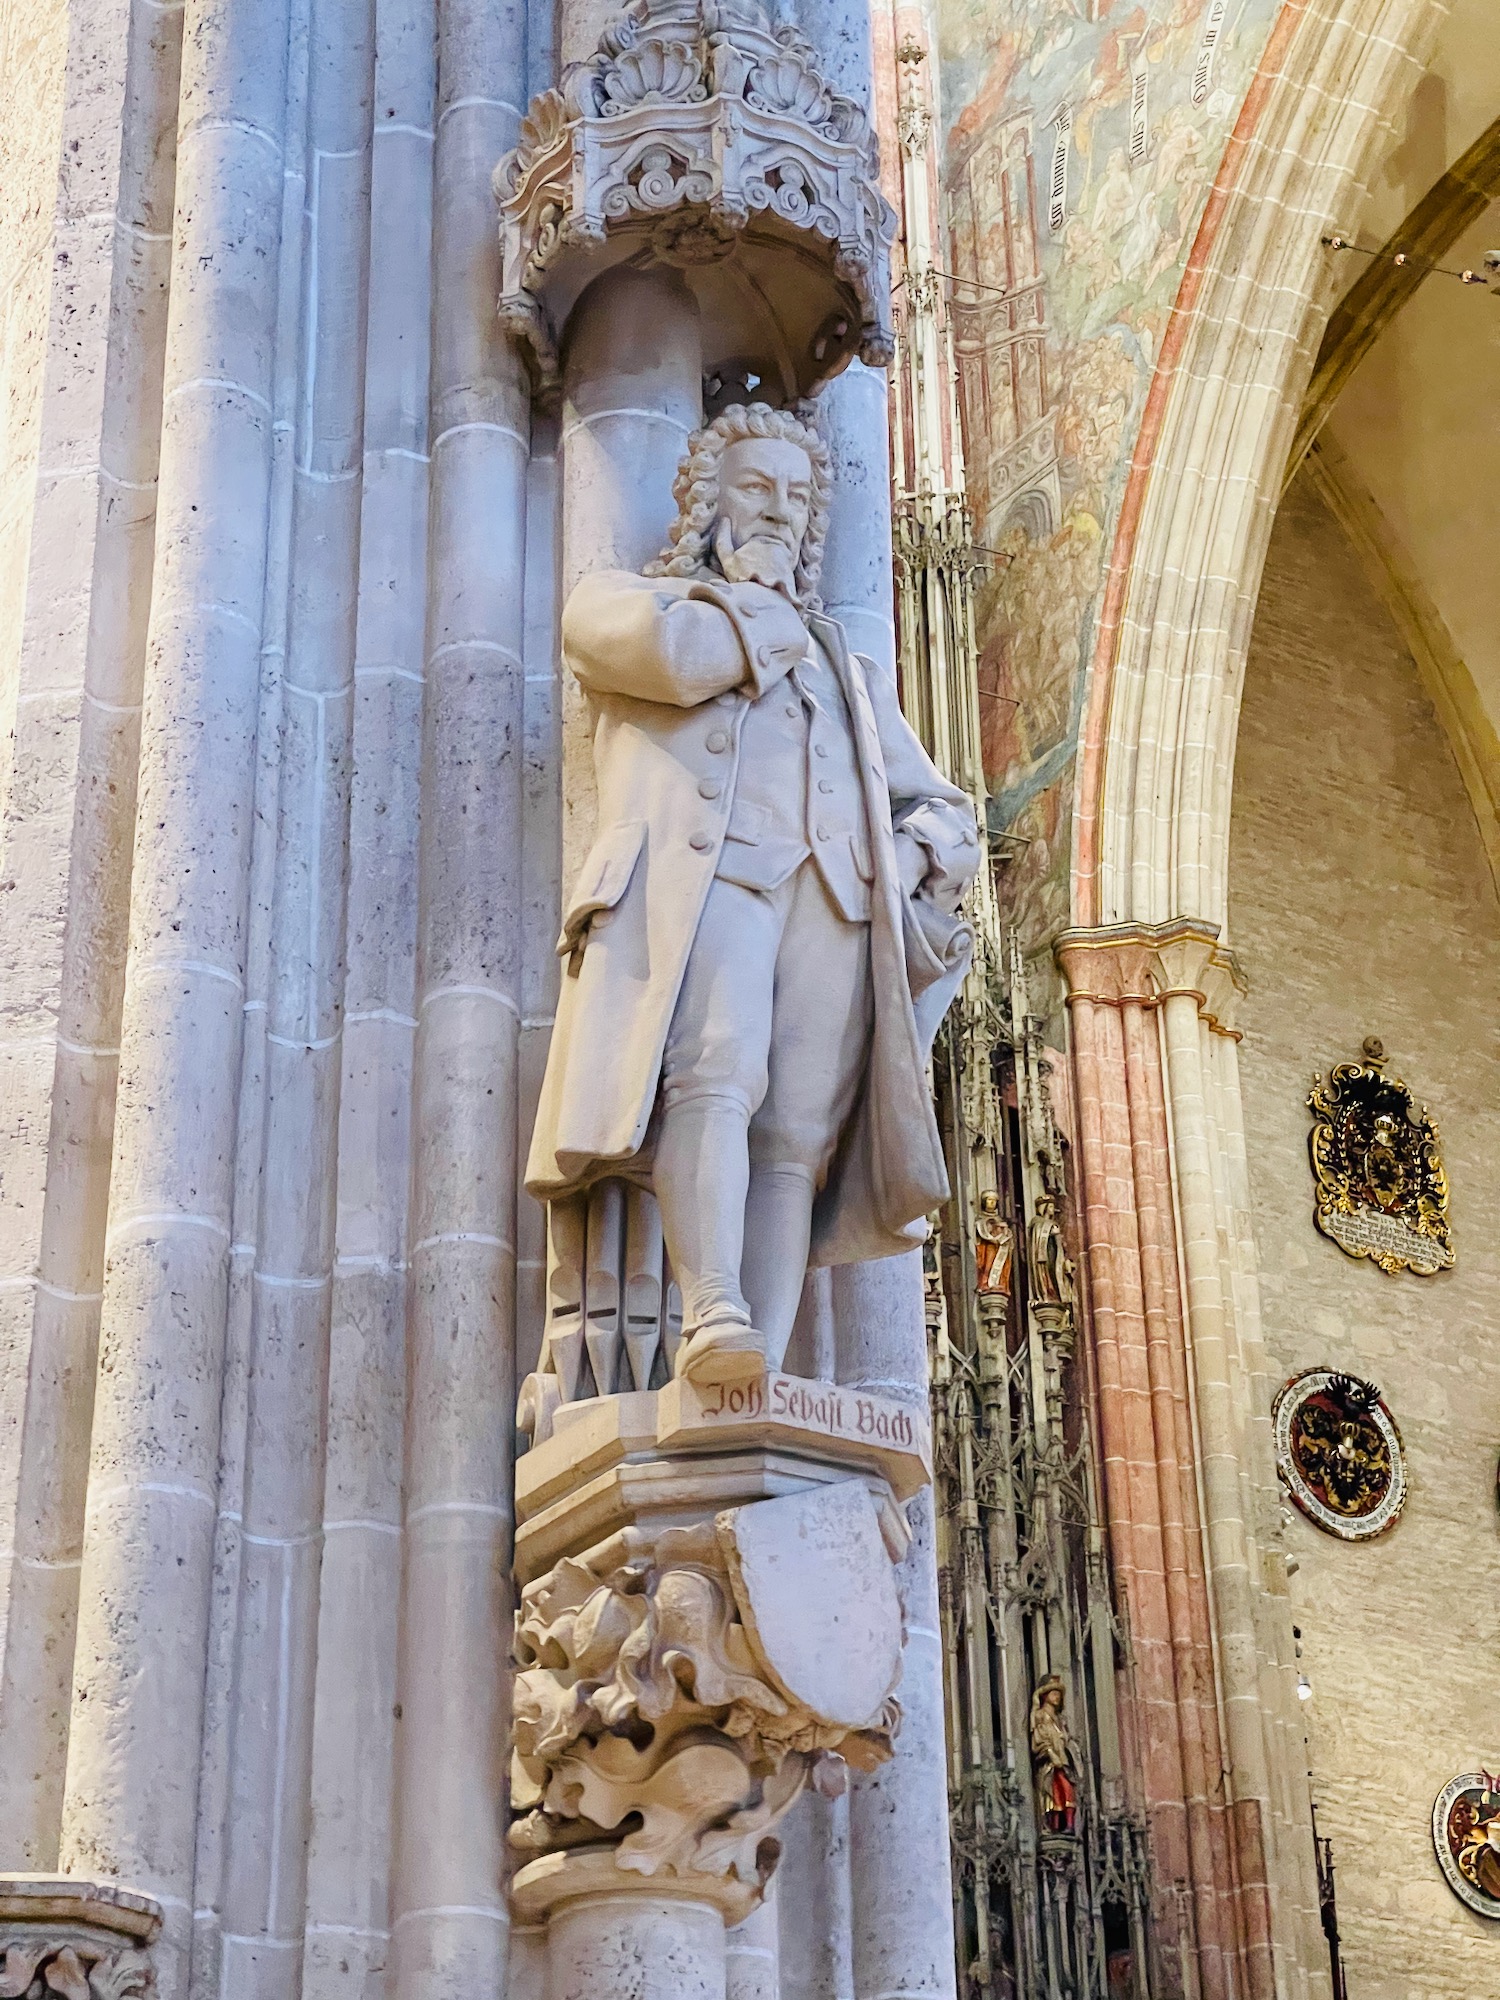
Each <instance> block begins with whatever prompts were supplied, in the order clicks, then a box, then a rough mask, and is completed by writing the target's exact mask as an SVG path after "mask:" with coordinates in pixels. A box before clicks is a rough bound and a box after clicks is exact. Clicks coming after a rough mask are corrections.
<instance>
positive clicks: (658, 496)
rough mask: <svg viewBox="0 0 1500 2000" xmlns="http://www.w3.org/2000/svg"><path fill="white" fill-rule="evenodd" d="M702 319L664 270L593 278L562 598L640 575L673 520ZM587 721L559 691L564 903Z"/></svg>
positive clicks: (572, 410) (576, 383) (565, 492)
mask: <svg viewBox="0 0 1500 2000" xmlns="http://www.w3.org/2000/svg"><path fill="white" fill-rule="evenodd" d="M702 376H703V360H702V348H701V345H700V340H699V332H698V307H697V303H696V301H695V300H694V298H693V295H692V293H691V292H690V291H689V290H688V288H687V286H686V284H685V283H684V282H683V280H682V278H681V277H680V276H679V275H678V274H677V273H676V272H675V271H669V270H650V271H636V270H633V269H631V268H630V267H629V266H627V265H619V266H617V267H616V268H615V269H614V270H612V271H608V272H606V273H605V275H604V276H603V277H602V278H596V279H595V280H594V282H593V284H592V285H590V286H589V288H588V290H587V291H586V292H585V293H584V295H583V297H582V298H581V299H580V300H579V302H578V304H577V305H576V306H575V307H574V309H573V313H572V317H571V318H570V320H569V322H568V330H567V335H566V341H565V345H564V350H563V412H562V434H561V438H560V440H559V443H560V447H561V451H562V594H563V601H564V603H566V601H567V595H568V592H569V591H570V590H571V589H572V588H573V586H574V584H575V583H577V581H578V579H579V578H580V577H581V576H585V575H587V573H588V572H589V571H590V570H596V569H640V568H641V567H642V565H643V564H645V563H647V562H649V561H650V560H651V558H652V557H653V556H654V555H656V554H657V553H658V551H659V550H660V549H661V547H662V544H663V543H664V542H665V540H666V534H667V529H668V527H669V526H670V524H671V521H672V517H673V515H674V513H675V511H676V509H675V506H674V504H673V500H672V478H673V475H674V474H675V472H676V470H677V464H678V461H679V459H680V458H681V457H682V454H683V451H684V449H685V447H686V445H687V440H688V435H689V433H690V432H691V431H692V430H694V429H695V428H696V426H697V425H698V423H699V422H700V421H701V417H702V408H703V387H702ZM593 738H594V730H593V717H592V714H591V713H590V710H589V706H588V701H587V698H586V697H585V695H584V693H583V690H582V689H581V688H580V687H579V685H578V683H577V682H576V681H575V680H574V679H573V678H572V676H571V675H568V676H566V677H565V679H564V682H563V688H562V766H563V842H562V846H563V855H562V879H563V884H564V892H565V893H566V885H567V884H568V883H570V882H571V881H572V880H573V878H574V876H575V875H576V874H577V872H578V870H579V868H580V867H581V866H582V865H583V859H584V856H585V855H586V854H587V852H588V849H589V844H590V842H591V841H592V840H593V837H594V821H595V816H596V812H597V799H596V794H595V790H594V751H593Z"/></svg>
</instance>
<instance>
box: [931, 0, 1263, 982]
mask: <svg viewBox="0 0 1500 2000" xmlns="http://www.w3.org/2000/svg"><path fill="white" fill-rule="evenodd" d="M1278 5H1279V0H1149V4H1136V5H1131V4H1129V0H1000V4H998V5H997V0H941V7H940V13H939V28H940V54H941V69H942V82H943V114H944V125H945V134H944V141H945V151H944V166H943V174H944V183H945V188H946V193H947V202H948V216H949V224H950V230H951V241H952V256H953V268H952V273H951V283H950V294H951V298H952V302H953V306H954V318H955V327H956V338H955V346H956V350H957V354H958V369H959V386H960V400H961V406H962V410H963V418H964V433H965V449H966V454H967V458H968V478H969V490H970V498H971V501H972V504H973V510H974V520H975V532H976V536H977V539H978V540H979V542H980V543H981V545H982V546H983V547H984V548H985V549H986V550H987V551H989V552H990V555H991V567H990V570H989V577H988V582H987V584H986V586H985V589H984V592H983V595H982V597H981V600H980V606H979V610H980V640H981V645H982V648H983V652H982V661H981V668H980V691H981V712H982V715H983V719H984V745H985V769H986V773H987V776H988V780H989V784H990V788H991V792H992V799H991V805H990V817H991V825H992V828H993V829H994V830H995V832H996V833H998V834H1003V835H1006V836H1008V837H1009V840H1010V842H1011V845H1012V862H1011V867H1010V869H1009V882H1010V899H1009V900H1010V905H1011V909H1012V911H1013V912H1014V914H1015V917H1016V920H1017V921H1018V922H1019V923H1020V924H1021V926H1022V931H1023V934H1024V936H1025V937H1026V939H1027V941H1028V947H1029V950H1030V951H1031V952H1032V953H1033V954H1035V955H1037V956H1040V957H1043V958H1050V953H1049V952H1048V949H1047V948H1048V945H1049V944H1050V940H1051V938H1052V937H1053V936H1055V934H1056V933H1057V931H1058V930H1060V929H1062V928H1063V927H1064V926H1065V925H1066V924H1067V922H1068V920H1069V874H1070V861H1071V853H1072V809H1073V791H1074V784H1073V780H1074V760H1075V752H1076V747H1077V741H1078V734H1079V727H1080V722H1081V718H1082V713H1083V702H1084V694H1085V684H1086V679H1087V668H1088V664H1089V659H1090V655H1091V651H1092V646H1093V639H1094V629H1095V620H1096V616H1097V612H1098V607H1099V602H1100V598H1101V595H1102V591H1103V586H1104V581H1105V576H1106V571H1107V569H1108V565H1109V558H1110V548H1111V543H1112V540H1113V537H1114V532H1115V527H1116V523H1117V521H1118V518H1119V513H1120V505H1121V501H1122V498H1123V495H1124V490H1125V482H1126V477H1127V474H1128V472H1129V467H1130V459H1131V455H1132V452H1133V451H1134V448H1135V444H1136V439H1137V436H1138V433H1139V429H1140V423H1141V417H1142V413H1143V410H1144V407H1145V402H1146V395H1147V391H1148V389H1149V387H1150V383H1151V377H1152V371H1153V368H1154V366H1155V360H1156V355H1157V352H1158V349H1159V346H1160V342H1161V338H1162V335H1163V332H1164V331H1165V328H1166V325H1167V321H1168V319H1169V317H1170V314H1171V311H1172V306H1173V302H1174V300H1175V299H1176V296H1177V293H1178V288H1179V286H1180V284H1181V282H1182V275H1183V271H1184V268H1185V266H1186V264H1187V260H1188V256H1189V253H1190V251H1191V249H1192V245H1193V239H1194V235H1195V232H1196V231H1197V228H1198V224H1199V221H1200V219H1201V217H1202V214H1203V209H1204V205H1205V203H1206V201H1207V198H1208V195H1209V192H1210V190H1211V188H1212V186H1213V182H1214V177H1215V175H1216V173H1217V172H1218V169H1219V164H1220V161H1221V159H1222V157H1223V153H1224V148H1225V145H1226V142H1227V140H1228V138H1229V135H1230V133H1231V131H1232V130H1233V127H1234V124H1235V120H1236V118H1237V116H1238V113H1239V109H1240V105H1241V103H1242V101H1243V99H1244V96H1245V92H1246V90H1247V88H1248V87H1249V84H1250V82H1251V79H1252V78H1253V76H1254V73H1255V69H1256V66H1257V64H1258V62H1259V60H1260V57H1261V53H1262V51H1263V49H1264V47H1265V43H1266V39H1267V36H1268V34H1269V32H1270V29H1271V25H1272V22H1273V20H1274V18H1275V16H1276V13H1277V11H1278ZM1053 994H1054V997H1055V994H1056V988H1055V986H1054V988H1053Z"/></svg>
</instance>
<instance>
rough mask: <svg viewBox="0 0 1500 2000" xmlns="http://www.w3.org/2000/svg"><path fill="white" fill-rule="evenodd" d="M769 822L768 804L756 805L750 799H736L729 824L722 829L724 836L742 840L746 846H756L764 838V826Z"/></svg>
mask: <svg viewBox="0 0 1500 2000" xmlns="http://www.w3.org/2000/svg"><path fill="white" fill-rule="evenodd" d="M770 824H771V808H770V807H769V806H758V805H756V804H754V803H753V801H752V800H750V799H736V800H735V802H734V807H733V809H732V811H731V812H730V815H729V825H728V826H727V827H726V828H725V831H724V838H725V839H726V840H742V841H744V843H745V845H746V846H747V847H756V846H758V845H759V843H760V842H761V841H762V840H763V839H764V838H765V833H766V828H767V827H768V826H769V825H770Z"/></svg>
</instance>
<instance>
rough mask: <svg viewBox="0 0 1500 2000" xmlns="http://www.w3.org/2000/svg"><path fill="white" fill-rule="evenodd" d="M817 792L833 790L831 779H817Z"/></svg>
mask: <svg viewBox="0 0 1500 2000" xmlns="http://www.w3.org/2000/svg"><path fill="white" fill-rule="evenodd" d="M818 790H819V791H820V792H831V791H832V790H833V780H832V778H819V780H818Z"/></svg>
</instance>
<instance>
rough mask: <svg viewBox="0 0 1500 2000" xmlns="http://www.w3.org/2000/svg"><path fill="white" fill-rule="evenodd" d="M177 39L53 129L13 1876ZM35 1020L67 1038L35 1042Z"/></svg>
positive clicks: (37, 645) (80, 1325) (105, 980)
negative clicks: (51, 350) (57, 359)
mask: <svg viewBox="0 0 1500 2000" xmlns="http://www.w3.org/2000/svg"><path fill="white" fill-rule="evenodd" d="M181 29H182V10H181V6H180V5H157V4H155V0H138V4H137V5H135V6H134V7H129V6H127V5H125V4H123V0H117V4H115V5H112V6H108V7H102V8H100V9H98V10H97V11H96V13H95V14H94V16H93V17H92V18H91V20H90V23H89V25H88V29H87V31H86V32H83V33H80V34H79V35H78V36H77V37H76V38H75V41H74V44H73V49H72V53H71V56H70V63H69V79H68V84H67V89H66V98H65V103H64V110H63V123H62V131H61V133H60V135H59V136H60V141H61V146H62V149H63V155H64V157H65V158H66V159H67V160H68V161H69V167H68V171H67V174H66V176H65V177H64V180H63V183H62V186H61V189H60V195H59V208H58V214H57V217H56V220H55V224H54V228H55V252H62V253H63V254H55V261H54V278H53V304H52V327H51V334H50V338H51V340H52V341H53V342H62V343H65V345H66V349H67V353H68V357H69V360H68V365H67V366H66V367H65V368H62V369H56V370H54V369H52V368H50V367H49V370H48V377H49V387H48V391H47V400H46V405H45V406H44V412H43V418H42V437H41V443H40V465H39V470H38V491H37V496H36V507H35V513H34V516H33V523H32V553H33V563H32V569H31V574H30V576H29V578H28V581H27V589H26V622H25V628H24V634H23V646H22V662H21V690H22V692H23V694H24V697H25V698H24V700H23V701H22V702H20V703H19V704H18V714H17V730H16V742H15V748H14V752H13V757H14V763H13V771H14V774H15V779H16V781H17V782H16V783H15V784H14V785H13V789H12V798H13V799H14V798H15V796H16V795H17V793H18V792H19V793H20V794H21V795H23V796H27V797H28V798H29V800H30V806H31V812H32V813H33V814H34V815H35V822H36V823H35V825H34V826H32V827H31V828H28V829H27V837H26V838H25V840H24V845H22V844H20V843H17V841H16V838H15V836H16V832H17V831H18V829H16V828H14V827H12V828H9V829H7V862H6V872H7V874H8V875H9V876H11V877H12V879H13V887H12V890H11V892H10V893H9V894H8V895H7V897H6V904H7V917H8V918H9V919H10V921H11V923H13V924H14V925H15V930H14V931H13V932H11V933H10V934H9V936H8V940H7V944H6V949H5V966H6V975H7V977H6V985H7V1001H6V1010H5V1011H6V1013H7V1015H8V1017H9V1020H10V1022H11V1023H13V1024H14V1026H15V1028H16V1029H17V1030H19V1031H20V1035H19V1046H18V1049H17V1055H16V1058H15V1059H14V1060H6V1071H7V1084H6V1093H5V1094H6V1099H7V1104H8V1112H7V1127H6V1132H5V1149H6V1159H7V1185H8V1187H9V1190H10V1194H11V1202H10V1210H11V1214H10V1227H9V1228H8V1229H7V1231H6V1237H7V1241H6V1245H5V1262H4V1265H3V1273H4V1275H3V1276H0V1292H3V1293H4V1306H5V1310H6V1317H7V1319H8V1320H9V1321H10V1322H11V1324H10V1326H8V1328H7V1331H6V1334H5V1343H4V1344H5V1351H6V1354H7V1357H8V1359H7V1365H6V1367H5V1370H4V1380H3V1382H0V1423H3V1424H4V1425H5V1427H6V1428H5V1435H6V1437H7V1439H8V1449H7V1452H6V1471H7V1473H8V1475H9V1478H10V1481H11V1482H12V1483H11V1484H10V1485H9V1487H8V1489H7V1490H6V1491H5V1493H4V1496H3V1498H0V1521H3V1523H4V1526H3V1533H0V1540H3V1544H4V1546H5V1549H6V1551H7V1553H6V1555H5V1556H4V1557H3V1558H0V1576H3V1578H4V1601H5V1611H4V1618H3V1634H4V1636H3V1642H0V1648H3V1650H0V1829H3V1831H0V1855H3V1859H4V1863H5V1865H6V1866H7V1867H13V1868H18V1869H33V1870H34V1869H40V1868H46V1867H51V1866H54V1865H55V1864H56V1860H57V1842H58V1828H59V1821H60V1818H61V1813H62V1797H63V1781H64V1773H65V1769H66V1762H67V1723H68V1701H69V1692H70V1684H71V1680H72V1669H73V1639H74V1631H75V1621H76V1617H77V1607H78V1564H79V1555H80V1548H81V1543H82V1538H83V1517H84V1494H85V1487H86V1484H87V1476H88V1457H89V1426H90V1419H91V1416H92V1411H93V1398H94V1372H95V1365H96V1356H97V1347H98V1331H99V1300H100V1290H101V1285H102V1280H103V1262H104V1229H105V1215H106V1210H107V1206H108V1201H109V1173H110V1139H111V1133H112V1130H113V1125H114V1108H115V1087H116V1077H117V1071H118V1065H119V1037H120V1007H121V1000H122V993H123V987H124V974H125V943H126V935H127V927H128V923H129V907H130V858H131V834H132V830H133V826H134V821H135V803H136V760H137V756H138V754H139V747H140V702H141V675H142V672H143V669H144V665H145V656H146V619H147V614H148V611H149V608H150V597H151V563H152V537H153V530H154V525H155V512H156V464H157V449H158V441H159V438H160V431H161V375H162V362H163V353H164V349H165V345H166V329H167V273H168V267H169V263H170V256H171V252H170V241H171V221H172V190H173V180H174V174H175V167H176V123H177V88H178V64H179V57H180V46H181ZM85 385H86V386H85ZM38 836H41V837H40V838H38ZM18 849H19V851H18ZM38 919H41V921H38ZM25 932H29V933H30V935H29V937H23V935H22V934H23V933H25ZM39 944H40V945H41V947H42V948H41V949H40V950H39V949H38V946H39ZM59 946H60V961H61V962H60V964H59V958H58V951H57V947H59ZM23 969H24V970H23ZM28 974H29V975H31V976H30V977H28V976H26V975H28ZM33 982H35V983H33ZM33 1020H37V1021H39V1022H40V1021H43V1020H45V1021H47V1022H48V1024H49V1026H53V1027H55V1034H47V1033H43V1034H42V1035H40V1036H33V1035H30V1034H28V1033H27V1032H26V1030H27V1029H28V1028H29V1027H30V1025H31V1022H32V1021H33ZM23 1076H24V1077H25V1078H26V1082H25V1083H23V1082H22V1077H23ZM49 1094H50V1100H51V1102H50V1114H49V1110H48V1106H47V1098H48V1096H49ZM28 1154H30V1155H31V1157H32V1159H34V1160H35V1162H36V1171H35V1173H33V1171H32V1169H31V1166H30V1163H29V1162H28V1160H27V1155H28Z"/></svg>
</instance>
